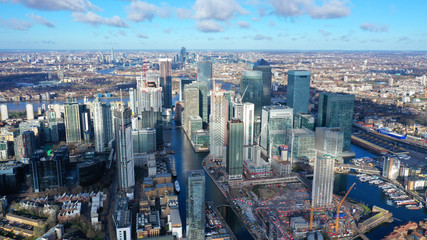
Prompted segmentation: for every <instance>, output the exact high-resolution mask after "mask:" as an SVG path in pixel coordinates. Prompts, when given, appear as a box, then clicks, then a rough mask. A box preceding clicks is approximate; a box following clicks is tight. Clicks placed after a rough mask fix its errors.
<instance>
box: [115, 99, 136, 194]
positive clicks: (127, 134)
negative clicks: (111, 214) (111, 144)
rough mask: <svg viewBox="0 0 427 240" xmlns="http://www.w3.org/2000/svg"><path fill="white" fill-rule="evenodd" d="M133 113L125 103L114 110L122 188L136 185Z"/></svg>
mask: <svg viewBox="0 0 427 240" xmlns="http://www.w3.org/2000/svg"><path fill="white" fill-rule="evenodd" d="M131 115H132V111H131V110H130V109H129V108H126V107H125V106H123V105H121V106H117V108H116V109H115V110H114V125H115V126H116V127H115V128H116V159H117V160H116V161H117V170H118V176H119V186H120V188H121V189H126V188H129V187H133V186H134V185H135V175H134V174H135V173H134V159H133V142H132V126H131V125H132V123H131Z"/></svg>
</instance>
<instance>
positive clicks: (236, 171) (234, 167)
mask: <svg viewBox="0 0 427 240" xmlns="http://www.w3.org/2000/svg"><path fill="white" fill-rule="evenodd" d="M227 132H228V141H227V142H228V145H227V168H226V169H227V174H228V179H230V180H232V179H233V180H234V179H242V176H243V122H242V121H241V120H239V119H233V120H231V121H229V122H228V125H227Z"/></svg>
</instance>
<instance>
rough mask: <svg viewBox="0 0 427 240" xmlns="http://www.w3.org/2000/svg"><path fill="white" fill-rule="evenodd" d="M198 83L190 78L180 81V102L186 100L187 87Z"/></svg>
mask: <svg viewBox="0 0 427 240" xmlns="http://www.w3.org/2000/svg"><path fill="white" fill-rule="evenodd" d="M194 81H196V79H190V78H181V79H180V80H179V90H180V91H179V101H183V100H184V99H185V92H184V89H185V86H186V85H188V84H190V83H192V82H194Z"/></svg>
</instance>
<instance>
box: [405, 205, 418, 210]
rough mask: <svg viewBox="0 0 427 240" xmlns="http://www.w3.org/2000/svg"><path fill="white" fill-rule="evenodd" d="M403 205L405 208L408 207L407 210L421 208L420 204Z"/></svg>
mask: <svg viewBox="0 0 427 240" xmlns="http://www.w3.org/2000/svg"><path fill="white" fill-rule="evenodd" d="M405 207H406V208H407V209H409V210H418V209H421V208H422V207H421V206H419V205H415V204H411V205H406V206H405Z"/></svg>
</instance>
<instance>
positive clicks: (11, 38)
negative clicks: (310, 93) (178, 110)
mask: <svg viewBox="0 0 427 240" xmlns="http://www.w3.org/2000/svg"><path fill="white" fill-rule="evenodd" d="M426 10H427V1H425V0H411V1H402V0H358V1H357V0H352V1H350V0H263V1H262V0H243V1H239V0H195V1H185V0H175V1H172V0H171V1H161V0H160V1H142V0H137V1H124V0H104V1H98V0H90V1H89V0H0V49H109V48H111V47H112V46H113V47H114V48H115V49H179V48H180V47H181V46H185V47H186V48H187V49H283V50H427V15H426Z"/></svg>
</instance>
